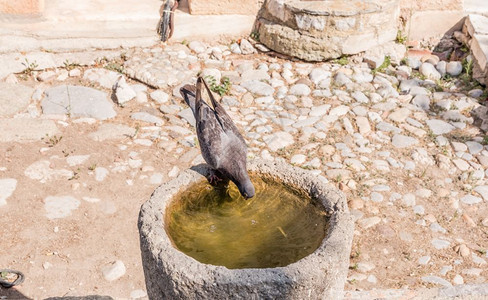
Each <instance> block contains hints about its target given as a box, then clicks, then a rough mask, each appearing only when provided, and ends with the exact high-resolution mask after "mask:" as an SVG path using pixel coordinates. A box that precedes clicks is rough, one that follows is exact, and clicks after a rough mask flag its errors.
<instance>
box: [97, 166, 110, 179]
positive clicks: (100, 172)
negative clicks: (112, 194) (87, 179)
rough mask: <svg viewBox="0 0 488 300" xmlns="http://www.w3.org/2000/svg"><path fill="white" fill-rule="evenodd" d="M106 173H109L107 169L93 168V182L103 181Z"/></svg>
mask: <svg viewBox="0 0 488 300" xmlns="http://www.w3.org/2000/svg"><path fill="white" fill-rule="evenodd" d="M108 173H109V171H108V170H107V169H105V168H102V167H96V168H95V180H96V181H98V182H101V181H103V180H104V179H105V178H106V177H107V175H108Z"/></svg>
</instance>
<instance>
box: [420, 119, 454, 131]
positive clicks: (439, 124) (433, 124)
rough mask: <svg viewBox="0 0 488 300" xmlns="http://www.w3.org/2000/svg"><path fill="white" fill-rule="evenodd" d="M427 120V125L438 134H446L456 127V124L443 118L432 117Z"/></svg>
mask: <svg viewBox="0 0 488 300" xmlns="http://www.w3.org/2000/svg"><path fill="white" fill-rule="evenodd" d="M425 122H426V123H427V126H429V128H430V130H432V133H434V134H436V135H439V134H446V133H449V132H451V131H453V130H454V129H455V127H454V126H452V125H451V124H449V123H447V122H444V121H442V120H436V119H430V120H427V121H425Z"/></svg>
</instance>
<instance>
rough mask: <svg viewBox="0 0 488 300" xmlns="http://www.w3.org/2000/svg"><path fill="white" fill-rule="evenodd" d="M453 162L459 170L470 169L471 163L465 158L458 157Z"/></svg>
mask: <svg viewBox="0 0 488 300" xmlns="http://www.w3.org/2000/svg"><path fill="white" fill-rule="evenodd" d="M452 162H453V164H454V165H455V166H456V167H457V168H458V169H459V170H461V171H463V172H464V171H467V170H468V169H469V164H468V162H466V161H465V160H464V159H460V158H457V159H453V160H452Z"/></svg>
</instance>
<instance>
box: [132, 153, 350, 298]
mask: <svg viewBox="0 0 488 300" xmlns="http://www.w3.org/2000/svg"><path fill="white" fill-rule="evenodd" d="M248 170H249V172H251V173H253V174H254V175H258V176H263V177H265V176H266V177H271V178H273V180H276V181H279V182H281V183H283V184H284V185H286V186H293V187H295V188H298V189H300V190H301V191H303V192H304V193H306V194H307V195H309V196H310V198H311V199H312V200H313V201H316V202H317V203H319V204H320V205H322V206H323V208H325V212H326V214H327V218H328V226H327V231H326V236H325V238H324V239H323V240H322V242H321V243H320V245H319V247H318V248H317V249H316V250H315V251H314V252H313V253H312V254H310V255H308V256H305V257H304V258H302V259H300V260H298V261H296V262H293V263H291V264H288V265H286V266H283V267H273V268H246V269H228V268H226V267H223V266H216V265H210V264H205V263H201V262H199V261H197V260H195V259H194V258H192V257H190V256H187V255H186V254H184V253H183V252H181V251H179V250H178V249H177V248H176V247H175V246H174V243H173V242H172V239H171V237H170V236H169V235H168V233H167V231H166V229H165V228H166V225H167V224H166V222H167V221H166V216H165V214H166V212H167V208H168V207H169V205H170V204H171V203H172V201H174V199H175V197H176V196H177V195H178V194H179V193H180V192H181V191H183V190H186V189H187V188H189V187H191V186H192V185H194V184H195V183H197V182H201V181H202V180H204V179H205V176H207V175H208V174H209V171H210V170H209V169H208V167H207V166H206V165H199V166H196V167H193V168H191V169H188V170H186V171H184V172H182V173H181V174H180V175H179V176H178V177H177V178H175V179H173V180H171V181H170V182H168V183H165V184H163V185H161V186H160V187H159V188H157V189H156V191H155V192H154V193H153V195H152V196H151V198H150V199H149V200H148V201H147V202H146V203H144V204H143V205H142V208H141V211H140V215H139V232H140V239H141V252H142V261H143V267H144V275H145V279H146V288H147V293H148V296H149V298H150V299H319V298H323V299H337V298H340V297H342V293H343V288H344V283H345V279H346V275H347V270H348V266H349V255H350V249H351V243H352V235H353V220H352V216H351V215H350V213H349V211H348V208H347V203H346V199H345V197H344V195H343V194H342V192H340V191H338V190H336V189H335V188H334V187H332V186H330V185H328V184H324V183H323V182H322V181H320V180H319V179H318V178H317V177H316V176H314V175H312V174H311V173H309V172H308V171H306V170H303V169H300V168H296V167H292V166H290V165H288V164H286V163H283V162H268V161H251V162H249V164H248Z"/></svg>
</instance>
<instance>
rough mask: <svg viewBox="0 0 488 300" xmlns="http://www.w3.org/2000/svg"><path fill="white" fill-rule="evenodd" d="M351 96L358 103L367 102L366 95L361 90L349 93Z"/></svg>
mask: <svg viewBox="0 0 488 300" xmlns="http://www.w3.org/2000/svg"><path fill="white" fill-rule="evenodd" d="M351 96H352V97H353V98H354V100H356V101H357V102H359V103H369V99H368V97H366V95H364V93H363V92H361V91H355V92H353V93H352V94H351Z"/></svg>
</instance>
